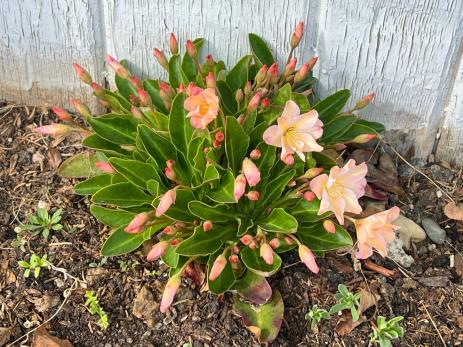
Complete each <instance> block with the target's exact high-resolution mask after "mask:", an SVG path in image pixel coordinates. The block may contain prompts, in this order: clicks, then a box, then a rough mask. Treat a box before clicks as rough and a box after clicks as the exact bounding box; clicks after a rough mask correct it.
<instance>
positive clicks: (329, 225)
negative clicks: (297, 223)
mask: <svg viewBox="0 0 463 347" xmlns="http://www.w3.org/2000/svg"><path fill="white" fill-rule="evenodd" d="M323 229H325V230H326V232H327V233H330V234H334V233H335V232H336V226H335V225H334V223H333V221H331V220H329V219H325V220H324V221H323Z"/></svg>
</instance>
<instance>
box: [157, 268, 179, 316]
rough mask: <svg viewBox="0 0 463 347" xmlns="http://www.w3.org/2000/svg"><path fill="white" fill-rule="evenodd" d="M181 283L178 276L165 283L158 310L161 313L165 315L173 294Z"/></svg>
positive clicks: (172, 299)
mask: <svg viewBox="0 0 463 347" xmlns="http://www.w3.org/2000/svg"><path fill="white" fill-rule="evenodd" d="M181 282H182V280H181V277H180V274H178V275H176V276H174V277H171V278H170V279H169V281H167V284H166V287H165V288H164V292H163V293H162V299H161V305H160V308H159V309H160V311H161V312H162V313H166V312H167V310H168V309H169V306H170V305H171V304H172V302H173V301H174V297H175V294H176V293H177V291H178V288H180V283H181Z"/></svg>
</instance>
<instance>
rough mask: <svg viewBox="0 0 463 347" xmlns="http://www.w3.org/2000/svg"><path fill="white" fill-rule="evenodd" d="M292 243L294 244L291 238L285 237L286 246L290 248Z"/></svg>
mask: <svg viewBox="0 0 463 347" xmlns="http://www.w3.org/2000/svg"><path fill="white" fill-rule="evenodd" d="M293 242H294V241H293V239H292V238H290V237H288V236H286V237H285V243H286V244H287V245H288V246H291V245H292V244H293Z"/></svg>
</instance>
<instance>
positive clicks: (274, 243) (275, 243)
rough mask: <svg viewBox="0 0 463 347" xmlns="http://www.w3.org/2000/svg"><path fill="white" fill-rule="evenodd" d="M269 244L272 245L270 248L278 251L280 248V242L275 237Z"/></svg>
mask: <svg viewBox="0 0 463 347" xmlns="http://www.w3.org/2000/svg"><path fill="white" fill-rule="evenodd" d="M268 244H269V245H270V247H272V249H277V248H278V247H280V240H279V239H277V238H276V237H275V238H273V239H271V240H270V242H269V243H268Z"/></svg>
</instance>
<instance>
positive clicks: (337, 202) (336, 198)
mask: <svg viewBox="0 0 463 347" xmlns="http://www.w3.org/2000/svg"><path fill="white" fill-rule="evenodd" d="M367 170H368V169H367V165H366V164H365V163H361V164H360V165H355V160H353V159H350V160H349V161H348V162H347V163H346V164H345V165H344V167H342V168H340V167H338V166H334V167H332V168H331V170H330V174H329V176H328V175H327V174H323V175H320V176H317V177H315V178H314V179H312V180H311V181H310V188H311V189H312V191H313V192H314V193H315V195H316V196H317V198H318V199H320V200H321V203H320V209H319V210H318V215H321V214H323V213H325V212H327V211H332V212H334V215H335V216H336V218H337V220H338V221H339V223H340V224H344V212H352V213H356V214H358V213H360V212H362V208H361V207H360V205H359V203H358V199H359V198H360V197H361V196H363V195H364V194H365V186H366V184H367V181H366V179H365V175H366V174H367Z"/></svg>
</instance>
